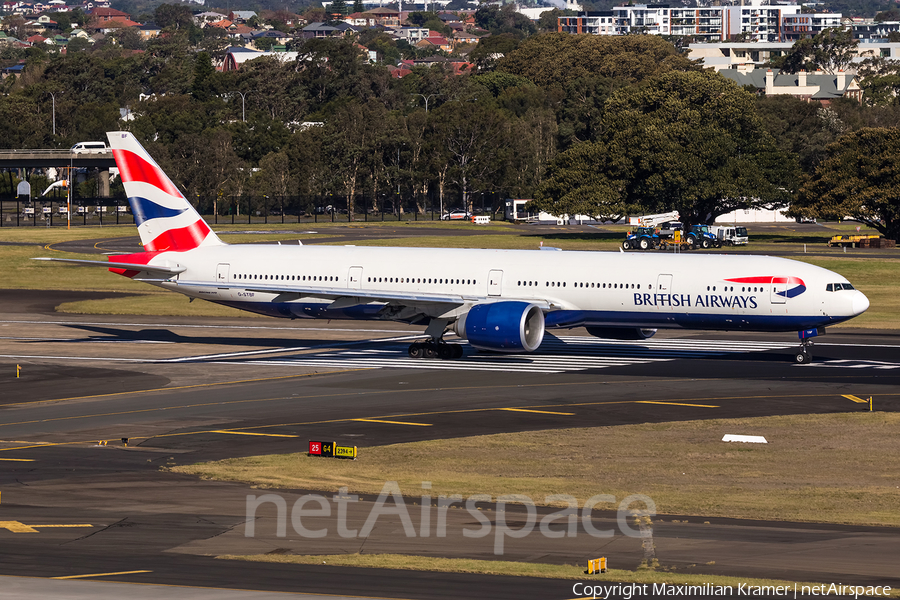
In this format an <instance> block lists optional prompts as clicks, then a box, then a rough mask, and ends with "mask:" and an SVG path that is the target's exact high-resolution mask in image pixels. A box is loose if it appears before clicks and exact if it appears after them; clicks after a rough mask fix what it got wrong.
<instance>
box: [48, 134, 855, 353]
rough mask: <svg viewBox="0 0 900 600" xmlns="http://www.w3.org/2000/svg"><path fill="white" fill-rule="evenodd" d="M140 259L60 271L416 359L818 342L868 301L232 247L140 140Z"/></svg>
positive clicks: (718, 271)
mask: <svg viewBox="0 0 900 600" xmlns="http://www.w3.org/2000/svg"><path fill="white" fill-rule="evenodd" d="M107 135H108V137H109V142H110V146H111V147H112V150H113V154H114V156H115V159H116V164H117V165H118V168H119V173H120V175H121V177H122V181H123V183H124V184H125V191H126V193H127V194H128V201H129V203H130V204H131V209H132V212H133V213H134V219H135V222H136V223H137V226H138V231H139V233H140V237H141V243H142V245H143V248H144V251H143V252H139V253H136V254H126V255H118V256H113V257H111V258H110V259H109V261H108V262H104V261H79V260H74V259H49V258H48V259H44V260H62V261H64V262H73V263H80V264H93V265H102V266H105V267H108V268H109V270H110V271H112V272H114V273H119V274H121V275H124V276H126V277H130V278H132V279H134V280H137V281H144V282H146V283H149V284H152V285H156V286H159V287H162V288H165V289H168V290H173V291H176V292H180V293H182V294H185V295H187V296H189V297H191V298H202V299H204V300H209V301H211V302H217V303H219V304H224V305H227V306H233V307H235V308H239V309H243V310H248V311H253V312H257V313H262V314H268V315H272V316H276V317H289V318H299V317H302V318H324V319H383V320H393V321H402V322H406V323H414V324H423V325H426V326H427V327H426V330H425V335H426V336H427V340H426V341H423V342H416V343H414V344H412V345H410V347H409V355H410V356H411V357H416V358H418V357H422V356H425V357H429V358H435V357H440V358H459V357H461V356H462V348H461V346H459V345H458V344H451V343H446V342H445V341H444V340H443V337H444V334H445V333H447V332H453V333H455V334H456V335H457V336H459V337H460V338H462V339H467V340H468V341H469V344H470V345H471V346H473V347H475V348H478V349H481V350H488V351H494V352H511V353H514V352H532V351H534V350H536V349H537V348H538V347H539V346H540V345H541V341H542V339H543V337H544V331H545V330H546V329H547V328H552V329H556V328H571V327H586V328H587V330H588V332H589V333H591V334H592V335H595V336H598V337H603V338H610V339H618V340H639V339H645V338H648V337H650V336H652V335H653V334H654V333H656V330H657V329H660V328H667V329H668V328H679V329H717V330H740V331H797V332H799V335H800V339H801V346H800V348H799V350H798V352H797V353H796V355H795V357H796V361H797V362H800V363H805V362H809V361H810V360H811V358H812V357H811V353H810V348H809V346H810V339H811V338H812V337H814V336H815V335H817V334H818V333H821V329H822V328H824V327H826V326H828V325H833V324H835V323H840V322H842V321H846V320H847V319H850V318H852V317H855V316H856V315H859V314H860V313H862V312H864V311H865V310H866V309H867V308H868V307H869V301H868V299H867V298H866V296H865V295H863V294H862V293H861V292H859V291H857V290H855V289H853V286H852V285H851V284H850V282H848V281H847V280H846V279H845V278H844V277H842V276H840V275H838V274H836V273H833V272H831V271H828V270H826V269H822V268H820V267H816V266H812V265H808V264H805V263H801V262H797V261H793V260H787V259H783V258H773V257H765V256H725V255H697V254H625V253H622V252H569V251H537V250H465V249H439V248H431V249H429V248H373V247H353V246H341V247H335V246H303V245H297V246H286V245H269V244H265V245H263V244H241V245H228V244H225V243H224V242H222V241H221V240H220V239H219V238H218V236H216V234H215V233H214V232H213V231H212V230H211V229H210V228H209V226H208V225H207V224H206V222H205V221H204V220H203V219H202V217H200V215H199V214H198V213H197V212H196V211H195V210H194V208H193V207H192V206H191V204H190V203H189V202H188V201H187V200H186V199H185V197H184V195H183V194H182V193H181V192H180V191H179V190H178V188H176V187H175V185H174V184H173V183H172V181H171V180H170V179H169V178H168V177H167V176H166V174H165V173H163V171H162V169H160V167H159V166H158V165H157V164H156V162H154V160H153V159H152V158H151V157H150V155H149V154H148V153H147V152H146V150H144V148H143V147H142V146H141V145H140V144H139V143H138V141H137V140H136V139H135V138H134V136H133V135H132V134H131V133H128V132H121V131H120V132H111V133H108V134H107Z"/></svg>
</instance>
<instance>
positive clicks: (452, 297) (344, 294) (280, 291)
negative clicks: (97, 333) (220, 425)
mask: <svg viewBox="0 0 900 600" xmlns="http://www.w3.org/2000/svg"><path fill="white" fill-rule="evenodd" d="M175 283H177V284H178V285H186V286H191V287H208V288H216V289H229V290H239V291H242V292H255V293H259V294H277V296H276V298H275V299H274V302H292V301H294V300H299V299H300V298H322V299H325V300H334V301H335V303H334V304H333V305H332V308H344V307H348V306H356V305H358V304H366V303H369V302H392V303H399V304H460V305H461V304H472V303H484V302H499V301H501V300H503V301H509V300H521V301H522V302H528V303H529V304H536V305H538V306H539V307H540V308H541V309H542V310H545V311H549V310H556V309H559V308H562V306H561V305H559V304H557V303H555V302H553V301H550V300H541V299H534V298H510V297H507V296H504V297H503V298H500V297H493V296H484V295H478V294H437V293H430V292H400V291H397V292H392V291H387V290H358V289H350V288H346V287H331V288H329V287H309V286H300V285H284V284H272V285H260V284H253V285H246V284H243V285H238V284H233V283H210V282H208V281H184V280H179V281H177V282H175Z"/></svg>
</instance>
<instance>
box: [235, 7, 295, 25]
mask: <svg viewBox="0 0 900 600" xmlns="http://www.w3.org/2000/svg"><path fill="white" fill-rule="evenodd" d="M255 16H257V15H256V11H255V10H233V11H231V12H230V13H228V19H229V20H230V21H232V22H233V23H246V22H247V21H249V20H250V19H252V18H253V17H255ZM289 24H290V23H289Z"/></svg>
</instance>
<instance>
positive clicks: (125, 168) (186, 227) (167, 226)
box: [106, 131, 224, 252]
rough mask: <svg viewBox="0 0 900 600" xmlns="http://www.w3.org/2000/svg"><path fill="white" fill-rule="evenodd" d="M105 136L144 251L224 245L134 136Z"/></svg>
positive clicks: (123, 134)
mask: <svg viewBox="0 0 900 600" xmlns="http://www.w3.org/2000/svg"><path fill="white" fill-rule="evenodd" d="M106 136H107V137H108V138H109V145H110V147H111V148H112V151H113V156H114V157H115V159H116V166H118V168H119V175H120V176H121V177H122V183H124V184H125V193H126V194H127V195H128V202H129V204H131V211H132V213H134V222H135V223H136V224H137V226H138V232H139V233H140V235H141V244H143V246H144V250H145V251H147V252H166V251H185V250H193V249H194V248H198V247H200V246H214V245H223V244H224V242H222V241H221V240H220V239H219V237H218V236H217V235H216V234H215V233H213V231H212V230H211V229H210V228H209V225H207V224H206V222H205V221H204V220H203V217H201V216H200V215H199V214H198V213H197V211H196V210H194V207H193V206H191V203H190V202H188V201H187V199H186V198H185V197H184V194H182V193H181V192H180V191H179V190H178V188H177V187H175V184H174V183H172V180H171V179H169V178H168V177H167V176H166V174H165V173H164V172H163V170H162V169H161V168H160V167H159V165H157V164H156V161H154V160H153V159H152V158H151V157H150V155H149V154H148V153H147V151H146V150H144V147H143V146H141V144H140V142H138V141H137V140H136V139H135V137H134V135H133V134H131V133H130V132H127V131H111V132H108V133H107V134H106Z"/></svg>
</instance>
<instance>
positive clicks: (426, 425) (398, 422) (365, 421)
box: [349, 419, 431, 427]
mask: <svg viewBox="0 0 900 600" xmlns="http://www.w3.org/2000/svg"><path fill="white" fill-rule="evenodd" d="M349 420H350V421H362V422H363V423H388V424H390V425H417V426H419V427H431V423H406V422H404V421H384V420H382V419H349Z"/></svg>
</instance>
